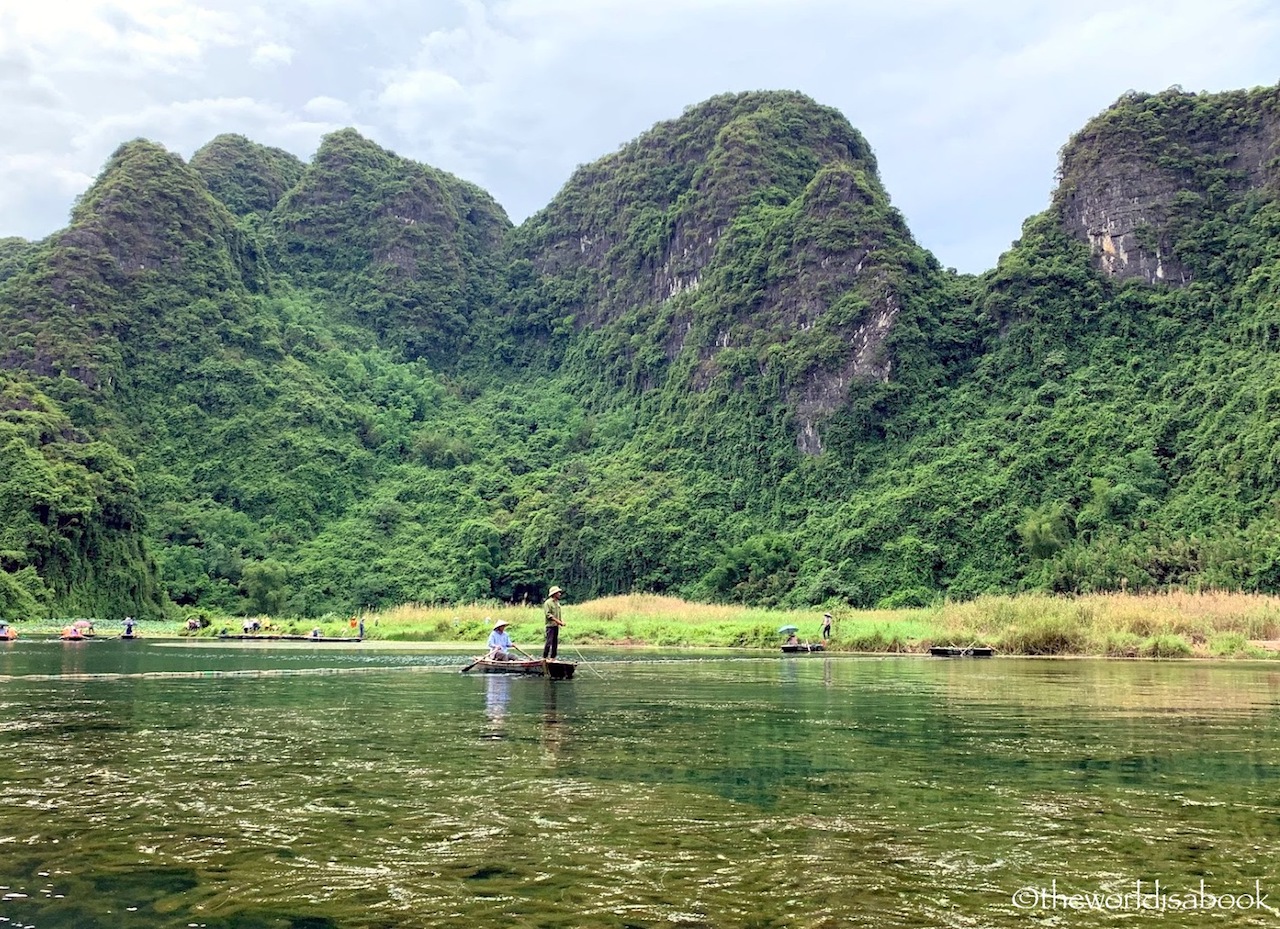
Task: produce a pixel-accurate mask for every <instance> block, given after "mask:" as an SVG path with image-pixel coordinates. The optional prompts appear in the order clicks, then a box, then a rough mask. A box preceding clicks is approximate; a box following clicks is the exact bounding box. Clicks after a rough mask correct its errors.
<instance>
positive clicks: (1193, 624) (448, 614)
mask: <svg viewBox="0 0 1280 929" xmlns="http://www.w3.org/2000/svg"><path fill="white" fill-rule="evenodd" d="M832 612H833V614H834V616H835V623H834V626H833V636H832V643H831V647H832V649H833V650H836V651H848V652H926V651H928V649H929V647H930V646H931V645H962V646H967V645H990V646H994V647H995V648H996V649H997V650H998V651H999V652H1000V653H1001V654H1013V655H1102V656H1110V657H1134V658H1138V657H1141V658H1180V657H1277V656H1280V653H1278V652H1277V651H1276V649H1277V648H1280V597H1271V596H1257V595H1249V594H1237V593H1219V592H1208V593H1183V592H1173V593H1165V594H1141V595H1133V594H1096V595H1090V596H1082V597H1052V596H1046V595H1040V594H1024V595H1019V596H1000V597H982V598H979V599H977V600H973V601H968V602H965V603H943V604H940V605H937V606H932V607H925V608H919V609H900V610H851V609H845V608H836V609H834V610H833V611H832ZM821 617H822V609H821V608H817V609H814V610H805V611H781V610H764V609H752V608H749V607H741V606H724V605H710V604H700V603H689V602H686V601H683V600H678V599H676V598H673V597H660V596H654V595H651V594H633V595H630V596H619V597H607V598H603V599H599V600H592V601H589V602H586V603H581V604H574V603H572V602H566V603H565V606H564V618H565V622H566V623H567V625H566V627H565V629H564V632H563V634H562V639H561V641H562V642H563V643H564V644H566V645H570V646H574V645H577V646H581V645H634V646H643V645H647V646H666V647H739V648H775V647H777V645H778V644H779V641H780V637H779V635H778V633H777V629H778V628H779V627H780V626H784V625H788V624H791V625H796V626H798V627H799V628H800V637H801V638H802V639H805V640H808V641H817V639H818V637H819V629H820V625H821ZM362 618H363V620H364V624H365V635H366V637H367V638H369V639H372V640H386V641H401V642H413V641H418V642H456V643H466V642H474V643H476V644H477V647H479V646H480V644H481V643H483V642H484V640H485V639H486V638H487V636H488V634H489V629H490V627H491V626H492V624H493V622H494V621H496V620H497V619H499V618H501V619H505V620H506V621H507V622H508V623H510V629H509V631H510V633H511V636H512V638H513V639H514V640H515V642H516V644H517V645H520V646H522V647H523V648H524V649H525V650H526V651H530V652H532V651H535V650H536V649H538V648H540V647H541V641H542V613H541V609H540V608H539V607H538V606H505V605H486V604H473V605H467V606H455V607H438V606H423V605H418V604H409V605H405V606H401V607H397V608H395V609H390V610H383V611H378V612H370V613H366V614H364V615H363V617H362ZM351 619H352V618H351V617H346V616H342V617H337V616H331V617H326V618H323V619H320V620H281V619H271V620H264V622H267V621H269V622H270V629H269V631H273V632H282V633H294V634H305V633H307V632H310V631H311V630H312V629H315V628H319V629H320V630H321V632H322V633H323V634H324V635H326V636H347V635H352V634H354V630H353V629H352V627H351ZM241 622H242V620H241V619H240V618H226V619H221V620H217V619H215V620H214V621H213V622H212V623H211V625H209V626H208V627H207V628H206V629H204V630H202V632H201V635H206V636H207V635H213V634H216V632H217V631H218V630H219V629H226V630H227V631H228V632H232V633H238V632H239V631H240V627H241ZM61 625H62V623H61V622H59V623H57V624H53V623H51V624H49V625H48V626H47V628H41V627H40V626H38V625H36V624H26V623H23V624H19V630H20V631H31V632H52V631H56V629H57V628H60V626H61ZM98 625H99V632H100V633H105V634H112V633H115V632H117V631H119V629H118V624H112V623H104V622H99V624H98ZM162 626H163V628H161V627H162ZM142 631H143V634H145V635H164V634H171V635H178V634H181V633H183V627H182V624H181V623H172V624H160V623H147V624H145V626H144V627H143V630H142Z"/></svg>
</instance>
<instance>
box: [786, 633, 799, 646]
mask: <svg viewBox="0 0 1280 929" xmlns="http://www.w3.org/2000/svg"><path fill="white" fill-rule="evenodd" d="M784 644H786V645H799V644H800V640H799V639H798V638H796V634H795V633H794V632H793V633H791V635H789V636H787V641H786V642H785V643H784Z"/></svg>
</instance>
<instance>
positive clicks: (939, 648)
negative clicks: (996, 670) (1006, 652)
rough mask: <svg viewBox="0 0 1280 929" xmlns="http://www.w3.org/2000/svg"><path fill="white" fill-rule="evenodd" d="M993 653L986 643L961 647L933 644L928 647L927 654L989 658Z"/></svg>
mask: <svg viewBox="0 0 1280 929" xmlns="http://www.w3.org/2000/svg"><path fill="white" fill-rule="evenodd" d="M995 653H996V650H995V649H994V648H991V647H990V646H987V645H969V646H966V647H963V648H961V647H959V646H955V645H934V646H933V647H932V648H930V649H929V654H930V655H935V656H937V657H938V658H990V657H991V656H992V655H994V654H995Z"/></svg>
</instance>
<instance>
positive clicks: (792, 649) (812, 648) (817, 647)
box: [782, 642, 827, 655]
mask: <svg viewBox="0 0 1280 929" xmlns="http://www.w3.org/2000/svg"><path fill="white" fill-rule="evenodd" d="M782 650H783V652H785V653H786V654H788V655H795V654H802V655H803V654H805V653H807V652H825V651H826V650H827V647H826V646H825V645H823V644H822V643H821V642H812V643H810V642H797V643H794V644H791V645H784V646H782Z"/></svg>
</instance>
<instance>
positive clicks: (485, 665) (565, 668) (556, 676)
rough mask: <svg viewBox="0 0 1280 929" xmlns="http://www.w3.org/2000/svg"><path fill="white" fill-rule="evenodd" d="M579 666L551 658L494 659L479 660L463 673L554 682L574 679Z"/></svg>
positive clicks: (467, 667) (572, 662)
mask: <svg viewBox="0 0 1280 929" xmlns="http://www.w3.org/2000/svg"><path fill="white" fill-rule="evenodd" d="M577 667H578V664H577V662H575V661H557V660H556V659H554V658H549V659H547V660H546V661H543V660H542V659H541V658H530V659H528V660H525V659H521V660H519V661H495V660H493V659H492V658H477V659H476V660H475V661H473V662H471V664H469V665H467V666H466V667H465V668H463V669H462V673H463V674H466V673H467V672H468V671H476V672H478V673H480V674H523V675H526V676H529V677H549V678H551V680H553V681H567V680H571V679H572V678H573V672H574V671H575V670H576V669H577Z"/></svg>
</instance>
